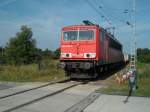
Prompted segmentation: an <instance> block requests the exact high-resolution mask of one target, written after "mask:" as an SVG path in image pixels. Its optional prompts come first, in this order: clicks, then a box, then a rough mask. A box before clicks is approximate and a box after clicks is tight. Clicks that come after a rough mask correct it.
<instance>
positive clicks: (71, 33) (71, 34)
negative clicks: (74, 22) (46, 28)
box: [63, 31, 78, 41]
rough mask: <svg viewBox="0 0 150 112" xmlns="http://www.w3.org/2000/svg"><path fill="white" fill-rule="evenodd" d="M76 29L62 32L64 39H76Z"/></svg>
mask: <svg viewBox="0 0 150 112" xmlns="http://www.w3.org/2000/svg"><path fill="white" fill-rule="evenodd" d="M77 35H78V31H67V32H64V35H63V38H64V40H65V41H74V40H77Z"/></svg>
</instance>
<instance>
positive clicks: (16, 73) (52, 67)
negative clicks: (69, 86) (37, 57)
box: [0, 60, 65, 82]
mask: <svg viewBox="0 0 150 112" xmlns="http://www.w3.org/2000/svg"><path fill="white" fill-rule="evenodd" d="M64 78H65V76H64V72H63V70H61V69H58V68H57V61H56V60H52V61H50V62H46V64H45V65H44V66H43V67H42V69H41V70H39V69H38V65H37V64H31V65H21V66H13V65H9V66H0V81H13V82H32V81H40V82H41V81H50V80H60V79H64Z"/></svg>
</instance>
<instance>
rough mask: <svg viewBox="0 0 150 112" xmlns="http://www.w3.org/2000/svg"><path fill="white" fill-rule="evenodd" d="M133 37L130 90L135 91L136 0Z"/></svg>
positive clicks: (134, 1) (134, 2)
mask: <svg viewBox="0 0 150 112" xmlns="http://www.w3.org/2000/svg"><path fill="white" fill-rule="evenodd" d="M132 28H133V38H132V39H131V57H130V71H131V72H132V76H131V77H130V78H129V83H130V90H131V92H132V90H133V91H134V90H135V89H136V88H137V71H136V68H137V65H136V63H137V51H136V50H137V48H136V44H137V42H136V0H133V27H132Z"/></svg>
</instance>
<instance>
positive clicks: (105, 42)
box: [104, 35, 109, 62]
mask: <svg viewBox="0 0 150 112" xmlns="http://www.w3.org/2000/svg"><path fill="white" fill-rule="evenodd" d="M105 36H106V37H105V40H104V48H105V61H106V62H108V61H109V60H108V50H109V48H108V44H109V40H108V36H107V35H105Z"/></svg>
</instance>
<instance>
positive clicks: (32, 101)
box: [0, 80, 88, 112]
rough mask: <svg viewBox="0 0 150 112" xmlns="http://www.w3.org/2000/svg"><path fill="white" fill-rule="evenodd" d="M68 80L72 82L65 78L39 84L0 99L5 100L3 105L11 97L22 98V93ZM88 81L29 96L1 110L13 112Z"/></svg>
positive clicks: (2, 111)
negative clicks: (37, 95) (38, 95)
mask: <svg viewBox="0 0 150 112" xmlns="http://www.w3.org/2000/svg"><path fill="white" fill-rule="evenodd" d="M68 82H70V80H64V81H59V82H55V83H48V84H44V85H41V86H38V87H35V88H31V89H27V90H23V91H20V92H16V93H13V94H10V95H6V96H3V97H1V99H0V102H1V103H0V104H2V103H3V102H4V104H3V105H5V104H7V103H9V100H10V101H11V98H13V99H15V98H20V95H22V94H27V93H28V92H30V93H31V92H32V93H34V92H35V91H37V90H38V89H41V88H45V87H48V86H51V85H52V84H58V83H61V84H62V83H68ZM86 83H88V82H74V83H73V84H72V83H71V84H68V85H66V86H65V87H63V88H61V89H58V90H56V91H53V92H49V93H46V94H44V95H42V96H40V97H35V98H31V99H30V98H28V100H26V101H24V102H23V101H22V102H21V103H18V104H14V105H13V106H12V105H11V106H10V107H9V106H8V107H6V108H2V109H0V111H1V112H11V111H14V110H17V109H19V108H22V107H24V106H28V105H31V104H33V103H35V102H38V101H41V100H43V99H45V98H48V97H51V96H54V95H56V94H59V93H61V92H63V91H65V90H67V89H70V88H73V87H75V86H78V85H82V84H86ZM35 93H36V92H35ZM29 96H30V95H29ZM20 100H21V99H20ZM16 103H17V102H16ZM8 105H9V104H8Z"/></svg>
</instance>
